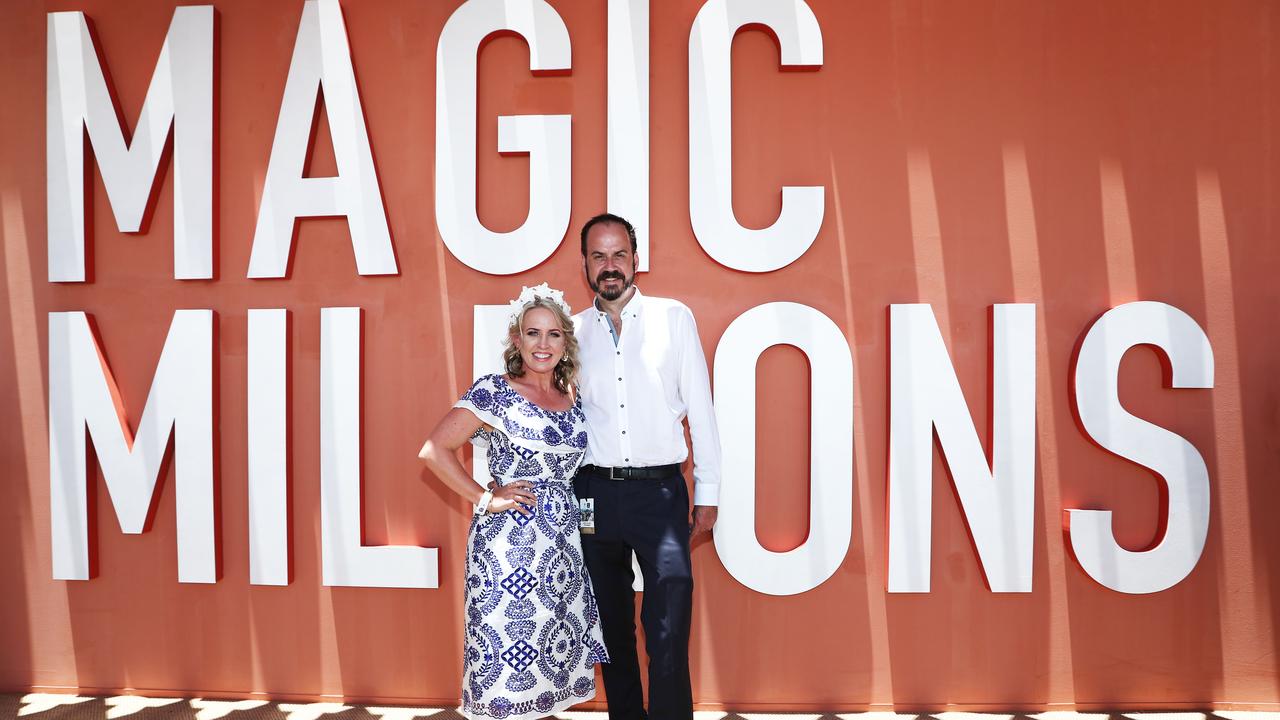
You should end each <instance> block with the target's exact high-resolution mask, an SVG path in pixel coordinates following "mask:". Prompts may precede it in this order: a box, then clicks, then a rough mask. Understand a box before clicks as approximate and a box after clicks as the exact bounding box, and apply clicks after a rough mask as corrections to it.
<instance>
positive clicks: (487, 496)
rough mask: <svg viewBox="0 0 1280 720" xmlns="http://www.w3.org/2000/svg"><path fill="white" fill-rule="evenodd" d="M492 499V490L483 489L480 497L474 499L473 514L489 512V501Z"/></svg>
mask: <svg viewBox="0 0 1280 720" xmlns="http://www.w3.org/2000/svg"><path fill="white" fill-rule="evenodd" d="M492 501H493V491H492V490H485V491H484V494H482V495H481V496H480V499H479V500H477V501H476V506H475V514H476V515H484V514H485V513H487V512H489V503H490V502H492Z"/></svg>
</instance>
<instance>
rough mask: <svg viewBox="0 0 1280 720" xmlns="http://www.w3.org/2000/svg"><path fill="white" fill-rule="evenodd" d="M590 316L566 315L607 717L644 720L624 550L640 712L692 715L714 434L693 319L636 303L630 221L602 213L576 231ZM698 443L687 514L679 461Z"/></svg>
mask: <svg viewBox="0 0 1280 720" xmlns="http://www.w3.org/2000/svg"><path fill="white" fill-rule="evenodd" d="M582 257H583V266H584V269H585V271H586V275H587V283H588V284H589V285H590V286H591V289H592V290H593V291H594V292H595V302H594V303H593V305H592V307H589V308H587V309H586V310H584V311H583V312H580V313H578V314H577V315H576V316H574V325H575V327H576V331H575V334H576V336H577V338H578V343H579V351H578V357H579V361H580V364H581V371H580V380H579V382H580V388H581V395H582V403H583V410H584V412H585V413H586V416H587V434H588V440H587V453H586V458H585V459H584V464H583V467H582V469H581V470H580V471H579V473H578V476H577V477H576V478H575V480H574V490H575V492H576V493H577V495H578V498H579V503H580V504H582V505H583V507H584V510H585V509H589V508H591V507H594V518H593V519H592V520H587V519H586V518H589V517H591V515H590V513H585V512H584V514H583V517H584V520H583V527H582V531H583V534H582V549H583V555H584V556H585V560H586V564H587V571H588V572H589V573H590V574H591V582H592V585H593V586H594V588H595V593H596V601H597V602H598V604H599V607H600V620H601V624H602V626H603V629H604V642H605V646H606V647H607V648H608V650H609V655H610V658H611V661H610V663H609V664H607V665H604V666H603V672H604V686H605V692H606V693H607V695H608V700H609V717H610V719H611V720H643V719H644V718H645V717H647V716H646V714H645V707H644V701H643V698H642V697H641V694H642V693H641V687H640V664H639V661H638V659H637V654H636V638H635V622H634V617H635V609H634V602H635V593H634V592H633V591H632V589H631V585H632V582H633V580H634V575H633V573H632V569H631V567H632V565H631V554H632V551H634V552H635V556H636V558H637V560H638V562H639V565H640V572H641V574H642V575H643V577H644V600H643V603H642V605H641V609H640V620H641V622H642V623H643V625H644V634H645V649H646V651H647V652H648V654H649V715H651V716H652V717H654V718H661V719H662V720H688V719H689V718H692V717H693V693H692V690H691V688H690V683H689V621H690V615H691V611H692V605H693V576H692V568H691V564H690V561H689V542H690V540H691V539H692V538H693V537H697V536H699V535H702V534H704V533H707V532H708V531H710V530H711V527H712V526H713V525H714V524H715V521H716V505H717V503H718V501H719V491H720V438H719V435H718V433H717V431H716V420H715V414H714V412H713V410H712V407H711V384H710V381H709V380H708V378H707V361H706V358H705V357H704V356H703V353H702V343H701V341H700V340H699V339H698V329H697V326H696V325H695V324H694V321H693V313H692V312H690V311H689V308H687V307H685V305H684V304H682V303H680V302H678V301H676V300H668V299H666V298H656V297H649V296H646V295H642V294H641V293H640V290H639V288H637V287H636V286H635V285H634V284H633V281H634V280H635V273H636V236H635V230H634V228H632V226H631V223H629V222H627V221H626V220H624V219H622V218H620V217H618V216H617V215H612V214H608V213H606V214H603V215H597V216H596V217H593V218H591V219H590V220H589V221H587V223H586V225H584V226H583V227H582ZM686 417H688V420H689V430H690V433H691V435H692V438H693V460H694V466H693V477H694V492H693V496H694V502H693V504H694V509H693V522H692V526H691V525H690V520H689V495H688V488H687V486H686V485H685V481H684V476H683V475H682V474H681V471H680V465H681V463H683V462H684V461H685V459H686V458H688V456H689V448H688V447H687V445H686V444H685V439H684V438H685V436H684V426H683V420H684V419H685V418H686Z"/></svg>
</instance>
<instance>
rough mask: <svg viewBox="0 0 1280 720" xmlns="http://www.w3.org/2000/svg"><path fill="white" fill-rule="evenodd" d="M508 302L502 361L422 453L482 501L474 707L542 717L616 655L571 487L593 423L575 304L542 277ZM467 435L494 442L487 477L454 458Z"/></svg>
mask: <svg viewBox="0 0 1280 720" xmlns="http://www.w3.org/2000/svg"><path fill="white" fill-rule="evenodd" d="M511 305H512V316H511V322H510V326H509V330H508V332H509V337H508V340H507V347H506V350H505V351H504V353H503V359H504V360H505V361H506V369H507V372H506V374H505V375H486V376H484V377H482V378H480V379H479V380H476V382H475V384H473V385H472V386H471V389H469V390H467V392H466V394H464V395H463V396H462V399H461V400H459V401H458V402H457V404H455V405H454V407H453V409H452V410H450V411H449V413H448V414H447V415H445V416H444V418H443V419H442V420H441V421H440V424H439V425H437V426H436V428H435V430H433V431H432V432H431V436H430V438H428V440H427V442H426V444H425V445H423V447H422V452H420V453H419V456H420V457H421V458H422V459H423V460H425V461H426V463H427V465H428V466H430V468H431V470H432V471H433V472H435V474H436V475H437V476H439V477H440V479H442V480H444V482H445V484H447V485H448V486H449V487H450V488H451V489H452V490H453V491H454V492H456V493H458V494H459V495H461V496H462V497H464V498H466V499H467V501H468V502H470V503H472V504H473V505H474V509H475V515H474V519H473V521H472V523H471V529H470V530H469V531H468V534H467V562H466V574H467V586H466V640H465V647H464V652H463V670H462V712H463V713H464V714H465V715H466V716H467V717H469V718H472V719H473V720H480V719H483V718H495V719H497V720H503V719H504V718H510V719H511V720H524V719H525V718H535V717H543V716H546V715H550V714H552V713H555V712H559V711H560V710H564V709H565V708H567V707H569V706H571V705H575V704H577V703H580V702H582V701H584V700H587V699H590V698H593V697H595V664H596V663H599V662H607V661H608V656H607V654H606V652H605V648H604V643H603V640H602V637H601V633H600V625H599V618H598V616H597V614H596V603H595V597H594V595H593V594H592V591H591V583H590V581H589V579H588V577H587V573H586V569H585V568H584V567H583V564H582V547H581V543H580V540H579V537H578V503H577V500H576V499H575V498H574V494H573V476H574V473H575V472H576V471H577V469H578V465H579V464H581V462H582V456H583V453H584V452H585V451H586V448H587V434H586V419H585V417H584V416H583V414H582V405H581V402H580V401H579V400H578V398H577V396H576V389H575V387H574V381H575V378H576V377H577V370H578V362H577V350H578V343H577V340H575V339H574V337H573V323H572V320H570V319H569V308H568V306H567V305H565V303H564V300H563V295H562V293H560V292H559V291H556V290H551V289H549V288H547V286H546V284H545V283H544V284H542V285H539V286H538V287H536V288H524V291H523V292H521V293H520V297H519V299H517V300H513V301H512V303H511ZM467 440H470V441H471V442H472V443H474V444H475V445H477V446H480V447H487V448H488V449H489V472H490V474H491V475H493V477H494V478H495V479H496V482H495V483H493V484H490V487H489V489H488V490H483V491H482V490H481V488H480V487H479V486H477V485H476V483H475V482H474V481H473V480H472V479H471V476H470V475H468V474H467V472H466V470H465V469H464V468H463V467H462V463H461V462H460V461H459V460H458V455H457V450H458V449H459V448H460V447H462V444H463V443H465V442H466V441H467Z"/></svg>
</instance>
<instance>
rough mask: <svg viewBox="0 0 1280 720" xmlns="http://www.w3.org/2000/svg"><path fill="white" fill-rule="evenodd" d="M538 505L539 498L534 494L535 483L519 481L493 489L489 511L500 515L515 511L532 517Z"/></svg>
mask: <svg viewBox="0 0 1280 720" xmlns="http://www.w3.org/2000/svg"><path fill="white" fill-rule="evenodd" d="M537 503H538V498H537V497H535V496H534V494H533V483H530V482H529V481H528V480H517V481H515V482H513V483H509V484H507V485H500V486H498V487H496V488H494V489H493V499H492V500H490V501H489V507H488V511H489V512H491V513H500V512H506V511H508V510H515V511H516V512H518V513H520V514H522V515H531V514H533V507H534V505H536V504H537Z"/></svg>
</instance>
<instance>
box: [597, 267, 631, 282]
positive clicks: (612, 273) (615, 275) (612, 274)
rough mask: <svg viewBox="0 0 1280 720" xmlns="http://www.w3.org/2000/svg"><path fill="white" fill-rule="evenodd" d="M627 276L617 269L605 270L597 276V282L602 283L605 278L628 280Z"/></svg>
mask: <svg viewBox="0 0 1280 720" xmlns="http://www.w3.org/2000/svg"><path fill="white" fill-rule="evenodd" d="M626 279H627V278H626V277H625V276H624V275H623V274H622V273H620V272H618V271H617V270H605V271H604V272H602V273H600V274H599V275H597V276H596V283H602V282H604V281H605V280H626Z"/></svg>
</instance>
